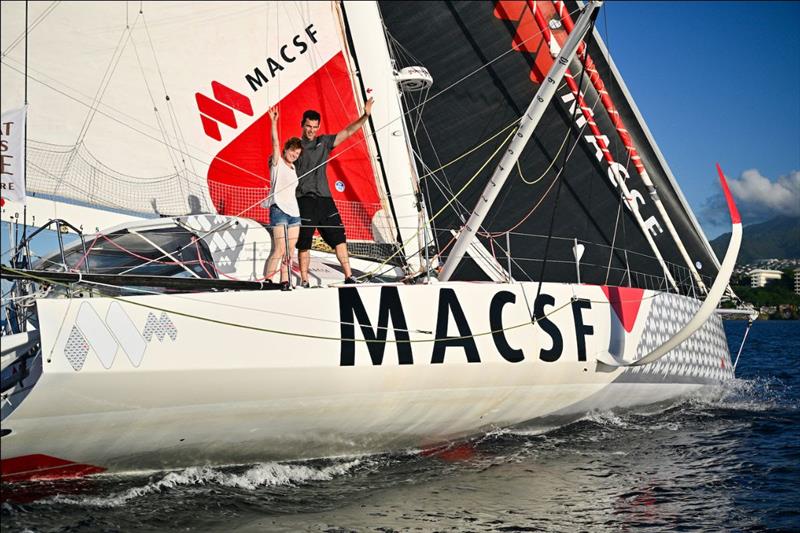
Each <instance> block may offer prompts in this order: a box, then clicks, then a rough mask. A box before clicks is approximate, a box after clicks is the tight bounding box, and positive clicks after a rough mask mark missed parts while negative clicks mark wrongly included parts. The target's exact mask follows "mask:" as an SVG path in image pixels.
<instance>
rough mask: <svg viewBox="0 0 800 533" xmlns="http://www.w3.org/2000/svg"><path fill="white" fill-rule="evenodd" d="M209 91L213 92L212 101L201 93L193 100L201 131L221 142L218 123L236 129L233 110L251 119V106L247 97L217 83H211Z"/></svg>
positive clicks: (196, 94)
mask: <svg viewBox="0 0 800 533" xmlns="http://www.w3.org/2000/svg"><path fill="white" fill-rule="evenodd" d="M211 89H212V90H213V91H214V98H215V99H214V100H212V99H211V98H209V97H208V96H206V95H204V94H201V93H195V99H196V100H197V108H198V109H199V110H200V120H201V121H202V122H203V131H205V132H206V135H208V136H209V137H211V138H212V139H215V140H217V141H221V140H222V135H221V134H220V132H219V123H220V122H222V123H223V124H225V125H226V126H228V127H230V128H233V129H236V116H235V115H234V114H233V110H234V109H235V110H237V111H240V112H242V113H244V114H245V115H248V116H251V117H252V116H253V106H252V105H250V99H249V98H248V97H246V96H245V95H243V94H241V93H238V92H236V91H234V90H233V89H231V88H229V87H225V86H224V85H222V84H221V83H219V82H216V81H212V82H211Z"/></svg>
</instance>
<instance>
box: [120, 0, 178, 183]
mask: <svg viewBox="0 0 800 533" xmlns="http://www.w3.org/2000/svg"><path fill="white" fill-rule="evenodd" d="M142 17H144V15H142ZM143 20H144V19H143ZM131 44H132V45H133V52H134V55H136V63H137V64H138V65H139V72H141V74H142V81H143V82H144V86H145V89H147V96H149V97H150V103H151V104H152V105H153V114H154V115H155V118H156V123H157V124H158V130H159V133H161V138H162V139H163V144H164V147H165V148H166V149H167V156H168V157H169V160H170V163H171V164H172V169H173V170H174V171H175V173H176V174H178V173H179V172H178V165H177V163H176V159H177V158H176V157H175V155H174V154H173V153H172V150H171V149H170V144H169V140H168V138H169V136H168V133H167V131H166V128H165V127H164V122H163V121H162V120H161V115H160V113H159V111H158V105H157V104H156V99H155V97H154V96H153V91H152V90H151V89H150V83H148V81H147V75H146V74H145V71H144V65H143V64H142V58H141V56H139V47H137V46H136V39H134V38H133V36H131Z"/></svg>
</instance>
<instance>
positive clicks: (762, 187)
mask: <svg viewBox="0 0 800 533" xmlns="http://www.w3.org/2000/svg"><path fill="white" fill-rule="evenodd" d="M728 185H729V186H730V189H731V193H732V194H733V196H734V198H735V199H736V202H737V204H741V207H743V208H745V210H747V211H755V212H771V213H772V214H773V215H787V216H800V171H797V170H795V171H792V172H790V173H789V174H788V175H787V176H781V177H779V178H778V179H777V180H776V181H770V180H769V178H766V177H764V176H762V175H761V173H760V172H759V171H758V170H756V169H750V170H745V171H744V172H742V176H741V177H740V178H738V179H732V180H729V182H728Z"/></svg>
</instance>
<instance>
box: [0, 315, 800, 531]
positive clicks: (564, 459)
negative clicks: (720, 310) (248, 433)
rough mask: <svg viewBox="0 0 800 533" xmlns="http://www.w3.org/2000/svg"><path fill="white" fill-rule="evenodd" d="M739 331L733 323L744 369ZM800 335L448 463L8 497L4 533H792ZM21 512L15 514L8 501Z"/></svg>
mask: <svg viewBox="0 0 800 533" xmlns="http://www.w3.org/2000/svg"><path fill="white" fill-rule="evenodd" d="M744 328H745V323H744V322H726V324H725V329H726V331H727V333H728V340H729V343H730V346H731V352H732V353H733V354H734V356H735V354H736V351H737V350H738V347H739V343H740V341H741V337H742V334H743V332H744ZM799 374H800V322H757V323H756V324H755V325H754V327H753V330H752V331H751V332H750V337H749V339H748V342H747V344H746V345H745V349H744V352H743V353H742V358H741V360H740V362H739V366H738V369H737V377H738V379H737V380H735V381H734V382H732V383H731V384H730V385H728V386H725V387H723V388H720V389H718V390H714V391H710V392H709V393H707V394H704V395H703V396H697V397H693V398H686V399H684V400H681V401H679V402H676V403H673V404H670V405H661V406H658V407H655V408H649V409H647V410H642V409H639V410H634V411H615V412H597V413H592V414H590V415H588V416H585V417H583V418H582V419H580V420H577V421H574V422H572V423H570V424H567V425H564V426H561V427H554V428H533V427H532V428H530V429H525V428H523V429H518V430H515V431H505V432H498V433H495V434H491V435H486V436H483V437H481V438H479V439H476V440H474V441H472V442H469V443H464V444H462V445H459V446H454V447H452V448H451V449H448V450H446V451H444V452H442V453H438V454H434V455H430V454H427V455H422V454H419V453H408V454H399V455H382V456H370V457H349V458H339V459H335V460H325V461H312V462H297V463H263V464H254V465H246V466H239V467H229V468H208V467H196V468H188V469H185V470H179V471H172V472H149V473H139V474H127V475H123V476H120V475H115V476H99V477H97V478H94V479H89V480H81V481H77V482H76V481H71V482H60V483H34V484H26V485H18V486H15V487H14V488H13V491H11V490H9V486H4V487H3V498H4V500H6V501H4V502H3V503H2V510H1V511H0V518H2V526H1V527H2V530H3V531H37V532H38V531H134V530H135V531H168V530H170V531H171V530H184V531H287V532H289V531H292V532H293V531H329V532H344V531H380V532H389V531H564V532H574V531H620V530H624V531H653V532H656V531H659V532H660V531H799V530H800V481H798V480H800V410H799V409H798V407H799V406H800V375H799ZM12 500H14V502H12Z"/></svg>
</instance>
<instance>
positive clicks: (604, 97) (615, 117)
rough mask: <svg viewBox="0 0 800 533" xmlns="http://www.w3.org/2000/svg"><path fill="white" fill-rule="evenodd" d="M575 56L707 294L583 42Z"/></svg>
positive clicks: (567, 19)
mask: <svg viewBox="0 0 800 533" xmlns="http://www.w3.org/2000/svg"><path fill="white" fill-rule="evenodd" d="M528 4H529V5H530V4H531V0H528ZM555 5H556V11H557V12H558V14H559V16H560V17H561V21H562V23H563V24H564V28H566V30H567V31H568V32H571V31H572V29H573V27H574V24H573V22H572V17H571V16H570V14H569V12H568V11H567V9H566V6H565V5H564V2H563V1H562V0H556V2H555ZM531 9H532V10H533V7H531ZM534 13H535V11H534ZM540 18H541V15H538V16H537V17H536V22H537V23H538V24H539V25H540V26H541V22H540V21H539V19H540ZM544 28H547V25H544ZM544 28H543V29H544ZM578 58H579V59H580V61H581V63H582V64H583V66H584V68H585V69H586V72H587V73H588V74H589V80H590V81H591V82H592V85H593V86H594V88H595V90H596V91H597V93H598V94H599V95H600V101H601V102H602V103H603V107H605V109H606V111H607V112H608V116H609V118H610V119H611V122H612V124H614V127H615V129H616V130H617V134H618V135H619V137H620V139H622V144H623V145H624V146H625V149H626V150H627V152H628V155H629V156H630V159H631V161H632V162H633V165H634V166H635V167H636V171H637V172H638V173H639V176H641V178H642V181H643V182H644V184H645V186H646V187H647V190H648V191H649V193H650V197H651V198H652V199H653V203H655V205H656V209H657V210H658V212H659V214H660V215H661V218H662V220H663V221H664V224H665V225H666V226H667V230H668V231H669V234H670V235H671V236H672V239H673V240H674V241H675V245H676V246H677V247H678V251H679V252H680V254H681V256H682V257H683V260H684V262H685V263H686V266H687V267H689V271H690V272H691V274H692V277H693V278H694V280H695V282H696V283H697V285H698V287H700V290H701V291H703V292H704V293H707V292H708V289H707V288H706V286H705V283H703V279H702V278H701V277H700V273H699V272H698V271H697V268H695V266H694V263H693V262H692V259H691V258H690V257H689V252H687V251H686V246H684V244H683V241H682V240H681V238H680V236H679V235H678V232H677V231H676V230H675V225H674V224H673V223H672V219H671V218H670V216H669V214H668V213H667V211H666V209H665V208H664V204H663V202H662V201H661V198H660V197H659V195H658V190H657V189H656V186H655V185H654V184H653V181H652V180H651V179H650V175H649V174H648V173H647V169H646V168H645V166H644V164H643V163H642V158H641V157H640V156H639V152H638V151H637V150H636V147H635V146H634V144H633V139H631V136H630V134H629V133H628V130H627V129H626V128H625V124H624V123H623V121H622V118H621V117H620V114H619V112H618V111H617V109H616V107H615V106H614V102H613V101H612V100H611V97H610V96H609V94H608V91H606V88H605V84H604V83H603V79H602V78H601V77H600V74H599V73H598V72H597V67H596V65H595V63H594V61H592V58H591V56H589V51H588V50H587V47H586V45H585V44H584V43H581V45H580V46H579V48H578ZM598 139H599V137H598Z"/></svg>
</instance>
